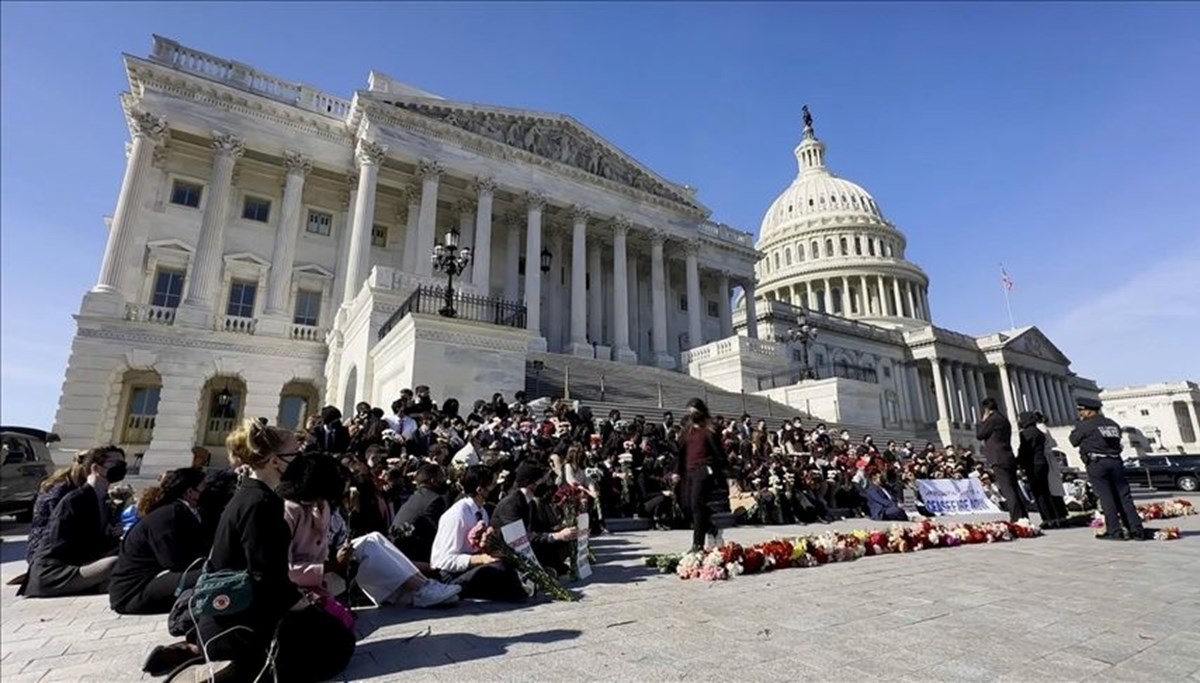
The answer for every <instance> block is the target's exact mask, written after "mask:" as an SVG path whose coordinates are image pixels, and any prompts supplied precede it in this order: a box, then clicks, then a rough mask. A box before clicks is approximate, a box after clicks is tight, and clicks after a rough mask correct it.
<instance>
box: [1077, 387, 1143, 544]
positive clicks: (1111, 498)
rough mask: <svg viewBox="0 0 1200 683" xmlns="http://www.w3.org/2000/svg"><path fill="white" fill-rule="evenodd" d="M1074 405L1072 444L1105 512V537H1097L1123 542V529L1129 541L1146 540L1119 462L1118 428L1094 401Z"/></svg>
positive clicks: (1127, 482)
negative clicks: (1076, 423) (1082, 462)
mask: <svg viewBox="0 0 1200 683" xmlns="http://www.w3.org/2000/svg"><path fill="white" fill-rule="evenodd" d="M1075 405H1076V406H1077V407H1078V412H1079V424H1078V425H1076V426H1075V429H1073V430H1071V436H1070V441H1071V445H1072V446H1074V447H1076V448H1078V449H1079V455H1080V456H1081V457H1082V458H1083V461H1084V462H1085V463H1087V475H1088V481H1089V482H1091V484H1092V488H1093V489H1094V490H1095V491H1096V495H1097V496H1098V497H1099V498H1100V507H1101V508H1103V509H1104V534H1103V535H1101V536H1097V538H1102V539H1105V540H1109V541H1122V540H1125V538H1126V536H1125V535H1124V534H1123V533H1122V527H1124V528H1125V529H1126V530H1128V534H1129V535H1128V538H1133V539H1135V540H1139V541H1140V540H1143V539H1145V538H1146V529H1145V527H1143V526H1142V518H1141V517H1140V516H1138V511H1137V506H1135V505H1134V504H1133V494H1132V493H1131V492H1130V490H1129V481H1128V480H1126V479H1125V466H1124V464H1123V463H1122V462H1121V425H1119V424H1117V423H1116V422H1113V421H1112V420H1110V419H1109V418H1107V417H1105V416H1104V415H1103V414H1101V413H1100V408H1101V404H1100V402H1099V401H1097V400H1096V399H1094V398H1087V397H1084V396H1081V397H1079V398H1077V399H1075Z"/></svg>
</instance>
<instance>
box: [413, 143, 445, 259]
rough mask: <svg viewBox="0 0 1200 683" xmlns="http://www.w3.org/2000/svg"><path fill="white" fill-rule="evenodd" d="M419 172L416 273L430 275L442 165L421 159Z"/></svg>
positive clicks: (435, 235)
mask: <svg viewBox="0 0 1200 683" xmlns="http://www.w3.org/2000/svg"><path fill="white" fill-rule="evenodd" d="M417 170H418V172H419V173H420V174H421V217H420V219H419V220H418V221H417V258H416V261H417V263H416V266H417V275H423V276H425V277H431V276H432V275H433V262H432V261H430V260H429V257H430V255H431V254H432V253H433V245H434V244H437V241H438V236H437V208H438V207H437V204H438V186H439V185H440V184H441V179H442V173H443V169H442V165H441V164H439V163H438V162H436V161H432V160H430V159H422V160H421V161H420V163H419V164H418V165H417Z"/></svg>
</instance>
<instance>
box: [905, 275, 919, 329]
mask: <svg viewBox="0 0 1200 683" xmlns="http://www.w3.org/2000/svg"><path fill="white" fill-rule="evenodd" d="M904 293H905V294H906V295H908V311H909V313H911V314H912V317H913V318H916V319H918V320H920V319H921V316H920V315H918V314H917V297H915V296H914V295H913V283H912V282H911V281H910V280H905V281H904Z"/></svg>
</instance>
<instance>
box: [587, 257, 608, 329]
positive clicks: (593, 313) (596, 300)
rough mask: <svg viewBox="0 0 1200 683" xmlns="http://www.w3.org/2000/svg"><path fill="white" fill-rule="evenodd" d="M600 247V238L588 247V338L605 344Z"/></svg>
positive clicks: (602, 274)
mask: <svg viewBox="0 0 1200 683" xmlns="http://www.w3.org/2000/svg"><path fill="white" fill-rule="evenodd" d="M600 249H601V245H600V241H599V239H593V240H592V244H591V245H589V247H588V269H587V270H588V280H590V286H589V287H588V339H589V341H591V342H592V343H594V344H600V345H604V273H603V272H601V268H602V267H603V264H602V262H601V259H600Z"/></svg>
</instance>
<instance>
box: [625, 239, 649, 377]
mask: <svg viewBox="0 0 1200 683" xmlns="http://www.w3.org/2000/svg"><path fill="white" fill-rule="evenodd" d="M638 280H639V275H638V250H637V247H634V248H633V249H632V250H631V251H630V253H629V347H630V349H632V350H633V353H634V354H635V355H636V356H638V357H640V356H641V355H642V350H641V349H642V338H643V337H644V336H645V335H643V334H642V307H641V298H640V297H639V294H638V292H640V291H641V288H640V287H639V285H638Z"/></svg>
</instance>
